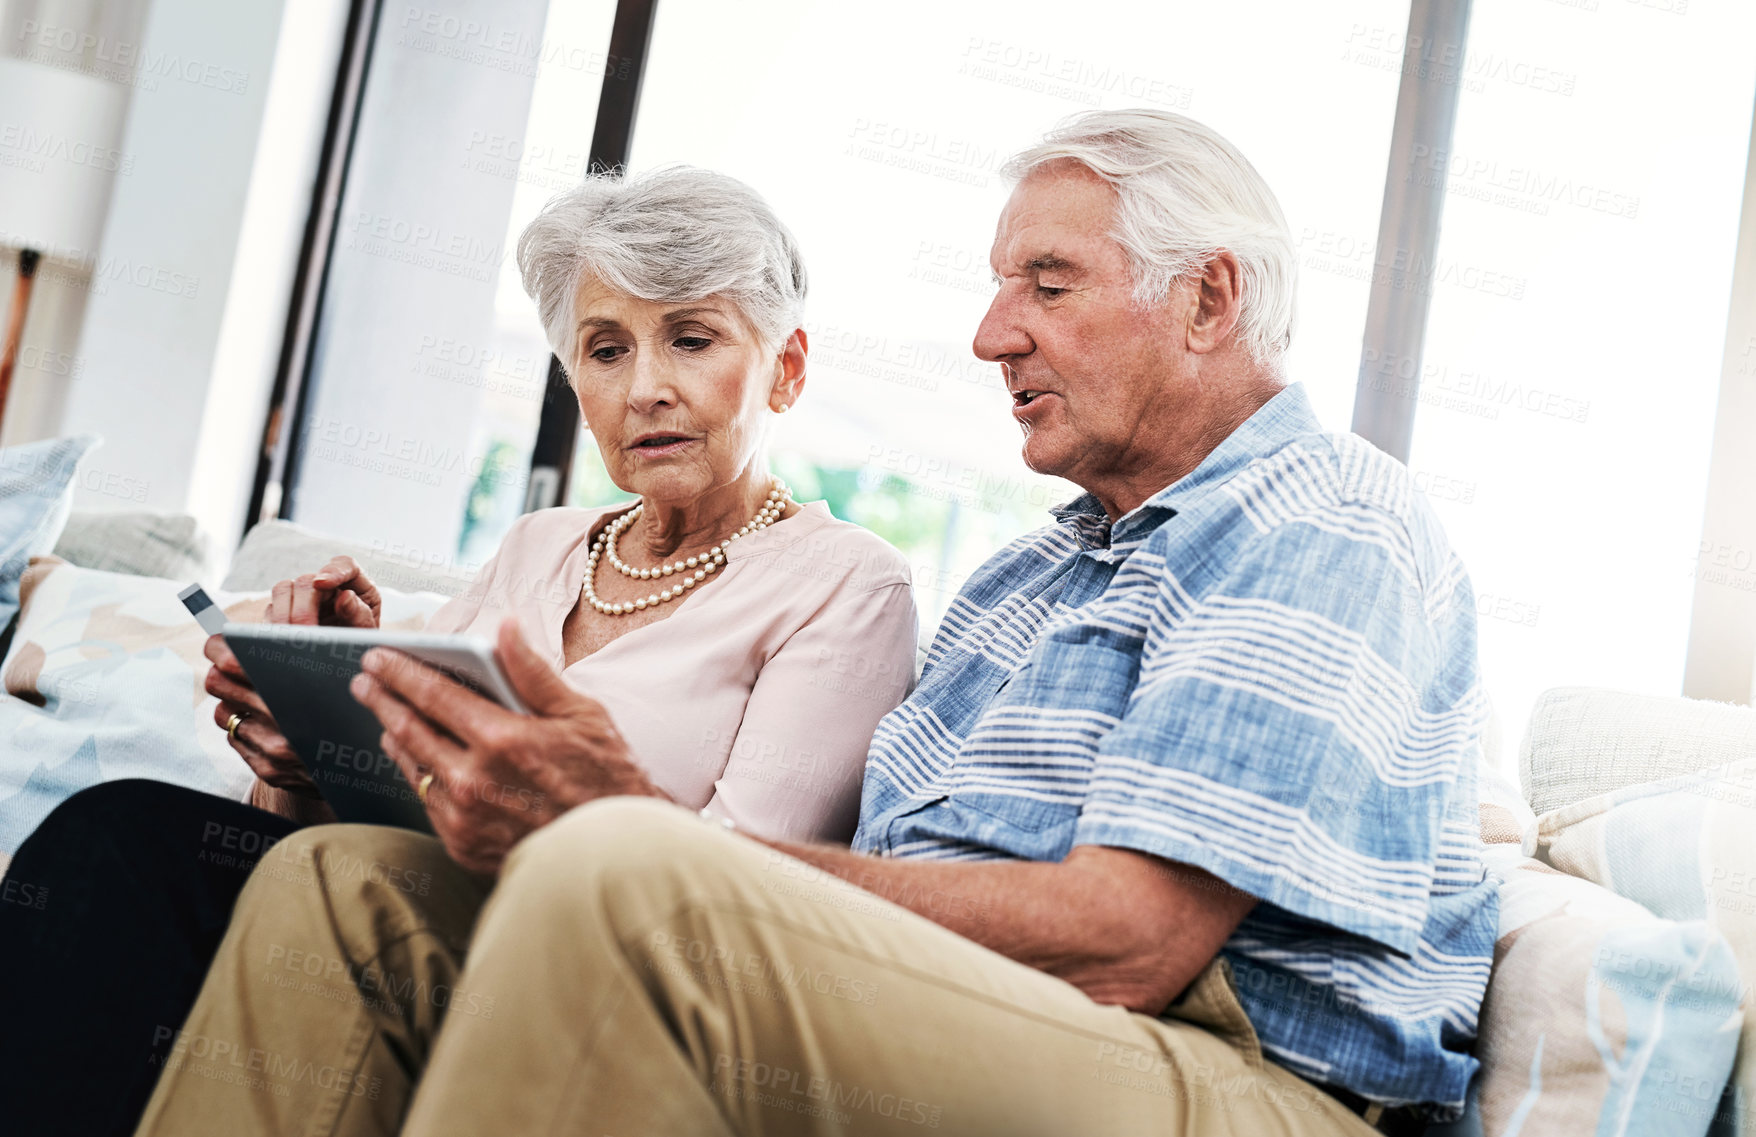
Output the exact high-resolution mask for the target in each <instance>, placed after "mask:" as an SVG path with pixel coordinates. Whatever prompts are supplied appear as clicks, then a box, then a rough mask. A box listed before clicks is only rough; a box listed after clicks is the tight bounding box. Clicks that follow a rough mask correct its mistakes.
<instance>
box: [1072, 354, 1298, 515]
mask: <svg viewBox="0 0 1756 1137" xmlns="http://www.w3.org/2000/svg"><path fill="white" fill-rule="evenodd" d="M1322 429H1323V425H1322V424H1321V423H1320V422H1318V421H1317V412H1316V411H1315V410H1313V409H1312V407H1311V399H1310V396H1308V395H1306V394H1305V385H1304V384H1303V383H1289V384H1287V385H1286V386H1285V387H1283V388H1282V389H1281V391H1280V393H1279V394H1278V395H1276V396H1275V397H1274V398H1272V399H1270V400H1268V402H1266V403H1264V404H1263V405H1262V406H1261V407H1260V408H1259V409H1258V410H1257V411H1256V413H1255V414H1253V415H1251V416H1250V417H1249V418H1247V419H1245V420H1244V422H1243V423H1242V425H1240V426H1239V427H1238V429H1236V430H1234V431H1232V433H1231V434H1229V435H1227V436H1226V438H1225V441H1223V442H1221V443H1220V444H1219V445H1218V446H1215V447H1214V448H1213V450H1212V451H1210V452H1209V453H1208V455H1207V457H1205V458H1203V459H1202V460H1201V463H1200V465H1198V466H1196V467H1195V468H1194V469H1193V470H1191V471H1189V472H1188V473H1187V474H1185V475H1183V476H1182V477H1181V478H1178V479H1177V480H1176V481H1174V482H1172V483H1171V484H1170V485H1168V486H1166V487H1165V488H1164V489H1162V490H1160V491H1158V492H1157V493H1155V494H1153V495H1152V496H1151V497H1149V498H1147V499H1146V500H1145V501H1143V502H1141V503H1140V504H1139V505H1138V506H1136V507H1135V508H1134V509H1132V510H1130V511H1129V512H1127V513H1126V514H1123V515H1122V517H1121V518H1120V519H1118V520H1117V522H1116V523H1115V525H1114V526H1112V525H1111V524H1110V519H1109V516H1108V515H1107V514H1105V513H1104V507H1103V506H1102V505H1099V504H1098V499H1097V498H1096V497H1095V496H1093V495H1092V494H1089V493H1085V494H1080V495H1079V496H1078V497H1076V498H1074V499H1073V500H1072V501H1070V502H1067V503H1066V504H1065V505H1062V506H1059V507H1058V508H1056V509H1053V510H1050V513H1051V514H1053V515H1054V518H1055V520H1056V521H1058V522H1060V523H1061V524H1063V525H1068V526H1071V527H1072V528H1073V530H1074V532H1075V533H1076V534H1077V535H1078V536H1079V539H1080V543H1081V544H1082V545H1084V546H1086V547H1087V548H1090V547H1093V546H1099V547H1102V546H1107V545H1110V544H1112V543H1113V542H1128V541H1137V540H1139V539H1140V538H1142V537H1144V536H1145V535H1146V534H1147V533H1148V532H1150V531H1151V530H1153V529H1156V528H1158V527H1159V526H1160V525H1162V524H1164V522H1165V521H1167V520H1169V519H1170V518H1171V517H1174V516H1176V515H1177V514H1178V513H1181V512H1182V511H1184V510H1186V509H1188V508H1190V507H1191V506H1193V505H1194V504H1195V503H1196V502H1198V501H1200V500H1201V499H1202V498H1203V497H1206V496H1207V495H1208V494H1209V493H1211V492H1212V491H1213V490H1215V489H1217V488H1218V487H1219V486H1221V485H1224V484H1225V483H1226V482H1228V481H1230V480H1231V479H1232V478H1233V477H1235V476H1236V475H1237V474H1238V473H1239V472H1240V471H1242V470H1243V469H1244V467H1246V466H1248V465H1249V464H1250V463H1252V462H1254V461H1256V460H1257V459H1258V458H1265V457H1267V456H1268V455H1270V454H1273V453H1275V452H1276V451H1278V450H1280V449H1282V448H1283V447H1285V446H1286V444H1287V443H1288V442H1290V441H1292V440H1293V439H1294V438H1296V437H1298V436H1299V435H1301V434H1313V433H1316V432H1318V431H1321V430H1322Z"/></svg>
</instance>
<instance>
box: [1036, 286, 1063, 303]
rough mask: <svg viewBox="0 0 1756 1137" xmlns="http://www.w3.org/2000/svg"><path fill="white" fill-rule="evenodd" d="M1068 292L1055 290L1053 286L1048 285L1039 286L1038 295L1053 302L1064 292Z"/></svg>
mask: <svg viewBox="0 0 1756 1137" xmlns="http://www.w3.org/2000/svg"><path fill="white" fill-rule="evenodd" d="M1066 291H1067V290H1066V289H1065V288H1055V287H1053V286H1052V285H1048V284H1039V285H1037V293H1038V295H1041V296H1047V297H1048V298H1049V299H1051V300H1053V299H1054V298H1055V297H1057V296H1059V295H1061V294H1062V293H1063V292H1066Z"/></svg>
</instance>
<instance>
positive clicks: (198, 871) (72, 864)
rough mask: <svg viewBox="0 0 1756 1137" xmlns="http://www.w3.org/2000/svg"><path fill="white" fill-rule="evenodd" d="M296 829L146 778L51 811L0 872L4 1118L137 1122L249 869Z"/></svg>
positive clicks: (46, 1130) (120, 1128)
mask: <svg viewBox="0 0 1756 1137" xmlns="http://www.w3.org/2000/svg"><path fill="white" fill-rule="evenodd" d="M297 828H298V826H297V825H296V824H294V823H293V822H291V821H288V820H286V819H285V818H282V817H279V816H277V815H275V814H272V813H267V812H264V811H263V810H260V809H255V808H252V807H251V806H248V805H244V804H242V803H240V802H236V801H231V800H228V799H225V798H219V797H214V796H213V795H211V794H204V793H199V792H197V791H194V790H189V789H185V788H183V787H181V786H174V785H171V784H169V783H165V782H153V781H143V780H125V781H116V782H107V783H105V784H103V785H100V786H94V787H92V788H90V789H87V790H83V791H81V792H80V793H77V794H75V795H73V796H72V797H70V798H68V799H67V800H66V801H65V802H63V803H61V805H60V806H58V807H57V808H56V809H55V811H54V812H53V813H51V814H50V815H49V816H48V818H47V819H45V820H44V821H43V823H42V825H41V826H39V827H38V828H37V830H36V832H34V833H33V834H31V836H30V837H29V838H28V839H27V840H26V841H25V843H24V844H23V845H22V846H21V847H20V848H19V850H18V855H17V856H16V857H14V858H13V860H12V864H11V865H10V866H9V867H8V868H7V870H6V878H5V880H4V882H0V992H3V994H0V1007H3V1008H4V1009H3V1010H0V1103H3V1104H0V1116H3V1117H4V1118H5V1122H4V1125H3V1126H0V1127H3V1128H4V1129H5V1130H6V1131H7V1132H11V1133H20V1134H23V1133H30V1134H38V1135H45V1137H46V1135H52V1134H69V1135H73V1134H78V1135H79V1137H98V1135H106V1134H118V1135H125V1134H129V1133H132V1132H133V1131H134V1126H135V1123H136V1122H137V1121H138V1119H139V1117H140V1113H141V1111H142V1110H143V1109H145V1107H146V1101H147V1098H148V1097H149V1096H150V1095H151V1093H152V1088H153V1085H154V1083H155V1082H156V1081H157V1079H158V1072H159V1069H160V1067H161V1066H162V1064H163V1062H164V1060H165V1058H166V1057H168V1056H169V1055H170V1053H171V1047H172V1043H173V1042H174V1040H175V1037H176V1032H177V1030H178V1029H179V1028H180V1027H181V1026H182V1024H183V1020H184V1018H185V1017H186V1016H187V1014H188V1012H189V1008H190V1007H191V1006H192V1005H194V1002H195V997H196V995H197V994H198V993H199V992H200V990H201V983H202V979H203V977H204V976H205V975H206V973H207V967H208V964H209V963H210V962H211V961H212V959H213V956H214V953H215V952H216V951H217V950H218V948H219V943H220V940H221V938H222V937H223V936H224V935H225V931H226V925H227V923H228V922H229V921H230V919H231V914H232V906H233V904H234V903H235V902H236V900H237V898H238V893H239V892H240V891H241V890H242V889H243V887H244V882H245V881H246V880H248V879H249V876H250V870H251V869H252V868H253V867H254V866H255V864H256V861H257V859H258V858H260V857H261V855H262V853H263V852H264V851H266V850H267V849H269V848H271V847H273V845H274V843H275V842H277V841H279V840H280V839H281V838H283V837H285V836H286V835H287V834H289V833H291V832H293V831H294V830H295V829H297Z"/></svg>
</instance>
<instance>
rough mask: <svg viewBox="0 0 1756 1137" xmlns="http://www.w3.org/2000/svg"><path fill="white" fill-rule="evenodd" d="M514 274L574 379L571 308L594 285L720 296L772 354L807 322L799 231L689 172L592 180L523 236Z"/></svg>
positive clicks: (734, 184) (691, 297)
mask: <svg viewBox="0 0 1756 1137" xmlns="http://www.w3.org/2000/svg"><path fill="white" fill-rule="evenodd" d="M518 271H519V273H520V274H521V275H522V277H523V279H524V290H525V292H526V293H528V294H529V295H530V297H531V299H533V300H535V301H536V303H537V315H538V317H539V318H540V319H541V320H542V323H543V331H544V333H545V334H547V336H548V338H549V346H550V347H551V348H553V349H554V351H555V354H556V355H558V356H560V358H561V360H562V362H563V363H564V364H566V366H567V368H568V370H569V371H570V372H571V370H572V368H573V365H574V363H575V362H576V361H575V360H574V357H573V355H574V351H575V349H576V347H577V344H576V338H577V325H578V321H577V318H576V315H575V313H574V310H573V302H574V297H575V296H576V295H577V294H578V291H579V285H580V281H581V280H582V279H583V278H585V277H588V276H589V277H592V278H595V279H596V280H599V281H601V282H603V283H604V284H605V285H607V286H609V287H610V288H613V289H616V290H617V291H619V292H623V293H626V294H627V295H629V296H633V297H635V298H636V299H639V300H650V301H653V302H655V303H660V304H689V303H693V302H695V301H697V300H703V299H705V298H707V297H709V296H714V295H719V296H724V297H725V298H726V299H727V300H729V301H731V302H732V303H733V304H734V305H736V306H737V308H738V310H739V312H740V313H742V315H743V316H744V318H745V319H746V320H748V321H749V322H750V325H751V326H752V327H753V328H754V329H755V330H756V333H757V334H758V335H759V336H761V337H762V339H763V342H764V343H765V344H766V345H768V346H771V347H774V348H778V347H779V346H780V344H781V343H782V342H783V341H784V340H785V338H786V336H787V335H788V334H789V333H791V332H792V331H793V329H795V328H797V327H799V325H800V322H801V321H802V320H803V318H804V310H805V291H806V278H805V262H804V259H803V258H802V257H801V256H800V255H799V246H798V242H797V241H795V240H794V239H793V235H792V233H790V232H788V231H787V227H786V226H785V225H782V224H781V222H780V218H779V217H777V216H775V213H774V210H772V209H770V208H769V207H768V203H767V202H766V201H763V200H762V196H761V195H760V194H758V193H757V192H756V191H755V190H753V189H751V188H750V187H749V186H747V185H745V184H744V183H743V182H740V181H738V180H737V179H736V178H729V177H727V176H726V175H724V174H716V173H714V172H713V171H711V170H701V169H696V168H694V167H691V166H668V167H664V168H662V169H657V170H652V171H650V172H647V173H644V174H635V175H632V176H625V175H622V174H593V175H590V176H589V177H587V178H586V179H585V181H584V182H583V183H581V184H580V185H577V186H574V187H573V188H572V189H570V190H567V191H566V192H564V193H561V194H558V195H556V196H555V197H554V198H551V199H550V201H549V202H548V204H547V205H545V206H543V209H542V212H541V213H538V214H537V216H536V219H535V220H534V221H532V222H531V223H530V224H529V225H527V226H525V230H524V233H523V234H522V235H520V237H519V238H518Z"/></svg>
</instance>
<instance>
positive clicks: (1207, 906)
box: [770, 842, 1254, 1014]
mask: <svg viewBox="0 0 1756 1137" xmlns="http://www.w3.org/2000/svg"><path fill="white" fill-rule="evenodd" d="M770 844H771V845H773V847H774V848H776V849H778V850H780V851H781V852H783V853H786V854H787V855H789V856H792V857H796V858H798V859H799V860H801V861H804V862H806V863H807V864H810V865H814V866H816V867H817V868H820V869H822V870H824V871H825V872H828V873H831V874H833V875H835V876H837V877H840V878H842V879H843V880H846V881H848V882H849V883H851V884H855V885H858V886H859V887H860V888H863V889H865V890H866V891H868V892H871V893H874V894H876V895H878V896H880V897H883V898H884V899H886V900H889V901H891V902H892V903H894V904H898V905H900V906H902V907H904V908H907V909H909V910H910V911H912V912H915V913H917V914H919V915H922V916H925V917H926V918H927V919H929V920H932V921H933V922H934V923H937V924H940V925H943V926H944V927H946V928H949V929H950V930H951V931H953V932H956V933H957V934H958V935H960V936H963V937H965V938H966V939H969V940H973V941H974V942H976V943H978V944H981V945H982V946H983V947H986V948H989V949H990V950H992V951H996V952H998V953H1000V954H1001V955H1004V956H1006V957H1007V958H1009V959H1013V960H1016V961H1018V962H1019V963H1023V964H1026V965H1028V966H1030V967H1034V968H1036V969H1037V970H1039V971H1044V972H1047V973H1048V974H1050V975H1054V976H1057V977H1059V978H1061V979H1065V980H1067V981H1068V982H1069V983H1072V984H1073V985H1074V986H1076V987H1078V988H1080V990H1082V991H1084V992H1085V993H1086V994H1087V995H1088V996H1090V997H1091V998H1092V999H1093V1000H1095V1001H1097V1002H1100V1003H1113V1004H1117V1005H1120V1006H1125V1007H1128V1008H1130V1009H1132V1010H1138V1011H1145V1012H1147V1013H1153V1014H1156V1013H1157V1012H1158V1011H1160V1010H1163V1008H1164V1006H1165V1005H1166V1004H1167V1003H1169V1002H1170V1000H1171V999H1172V998H1174V997H1175V996H1176V995H1177V994H1178V993H1179V992H1181V991H1182V989H1183V988H1184V987H1186V986H1187V985H1188V983H1189V981H1190V980H1192V979H1194V977H1195V976H1196V975H1198V974H1199V973H1200V972H1201V969H1202V968H1203V967H1205V966H1206V965H1207V963H1208V961H1210V960H1211V959H1212V958H1213V956H1214V953H1215V952H1216V951H1217V950H1218V948H1219V945H1220V944H1221V943H1223V942H1224V941H1225V938H1226V937H1227V936H1229V935H1230V933H1231V931H1232V929H1233V928H1235V927H1236V926H1237V923H1238V921H1239V920H1241V919H1242V918H1243V916H1244V914H1245V913H1247V912H1248V911H1249V909H1250V907H1251V906H1252V905H1253V904H1254V900H1253V899H1251V898H1250V897H1248V896H1246V895H1245V894H1243V893H1240V892H1238V891H1237V890H1236V889H1233V888H1231V887H1230V886H1228V885H1226V884H1224V883H1223V882H1220V881H1218V880H1217V879H1215V878H1214V877H1212V876H1210V875H1208V874H1207V873H1203V872H1201V871H1199V870H1197V869H1192V868H1188V867H1187V866H1182V865H1174V864H1170V863H1168V862H1164V861H1159V860H1157V859H1156V858H1151V857H1147V856H1144V855H1142V854H1135V853H1129V852H1126V851H1122V850H1114V849H1099V848H1089V847H1088V848H1081V849H1075V850H1074V852H1073V854H1072V855H1071V856H1069V857H1068V859H1067V860H1065V861H1063V862H1061V863H1059V864H1053V863H1041V862H1027V861H1005V862H983V863H976V864H969V863H964V864H958V863H947V862H943V861H899V860H892V859H890V858H887V857H874V856H868V855H865V854H862V853H855V852H852V851H850V850H848V849H844V848H840V847H838V846H830V845H799V844H792V843H786V842H770ZM1146 891H1149V892H1151V893H1153V895H1152V896H1150V897H1149V896H1145V895H1142V894H1141V893H1142V892H1146ZM1167 906H1168V907H1169V908H1170V911H1168V912H1167Z"/></svg>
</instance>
